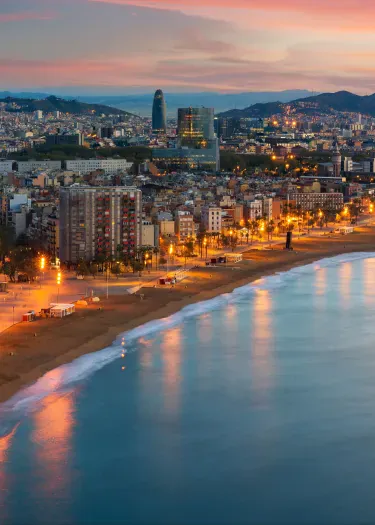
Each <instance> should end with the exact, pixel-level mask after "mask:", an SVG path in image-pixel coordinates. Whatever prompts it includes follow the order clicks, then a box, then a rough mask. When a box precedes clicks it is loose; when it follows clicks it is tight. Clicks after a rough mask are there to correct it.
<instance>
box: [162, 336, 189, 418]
mask: <svg viewBox="0 0 375 525" xmlns="http://www.w3.org/2000/svg"><path fill="white" fill-rule="evenodd" d="M182 344H183V342H182V333H181V326H176V327H174V328H171V329H170V330H168V331H167V332H165V333H164V334H163V338H162V342H161V345H160V351H161V355H162V360H163V365H164V374H163V376H164V406H165V409H166V411H167V412H168V413H170V414H171V413H172V414H173V413H174V414H175V413H177V412H178V410H179V408H180V389H181V353H182Z"/></svg>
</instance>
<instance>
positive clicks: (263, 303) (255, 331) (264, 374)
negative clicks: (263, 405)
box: [250, 290, 275, 396]
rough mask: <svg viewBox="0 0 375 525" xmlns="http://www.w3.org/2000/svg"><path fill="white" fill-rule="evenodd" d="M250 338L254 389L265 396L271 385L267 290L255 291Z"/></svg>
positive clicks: (271, 339)
mask: <svg viewBox="0 0 375 525" xmlns="http://www.w3.org/2000/svg"><path fill="white" fill-rule="evenodd" d="M251 321H252V324H251V328H250V337H251V349H252V353H251V367H252V381H253V386H254V389H255V390H256V391H257V392H258V394H259V395H263V396H264V395H265V393H266V392H267V391H268V390H269V388H270V387H271V384H272V377H273V375H274V373H275V372H274V363H273V351H274V348H273V337H274V332H273V327H272V296H271V293H270V292H269V291H268V290H257V291H256V293H255V296H254V301H253V310H252V319H251Z"/></svg>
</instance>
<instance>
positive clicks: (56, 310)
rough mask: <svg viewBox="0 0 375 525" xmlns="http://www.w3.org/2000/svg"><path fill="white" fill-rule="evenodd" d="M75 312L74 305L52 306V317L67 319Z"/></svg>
mask: <svg viewBox="0 0 375 525" xmlns="http://www.w3.org/2000/svg"><path fill="white" fill-rule="evenodd" d="M74 312H75V305H74V304H53V305H51V317H59V318H62V317H66V316H67V315H72V314H73V313H74Z"/></svg>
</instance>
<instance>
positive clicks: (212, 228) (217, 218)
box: [202, 206, 222, 233]
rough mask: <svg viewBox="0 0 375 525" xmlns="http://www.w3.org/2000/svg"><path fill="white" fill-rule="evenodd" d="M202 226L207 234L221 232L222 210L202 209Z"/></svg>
mask: <svg viewBox="0 0 375 525" xmlns="http://www.w3.org/2000/svg"><path fill="white" fill-rule="evenodd" d="M202 224H203V227H204V229H205V230H206V231H207V232H208V233H212V232H221V229H222V209H221V208H214V207H210V206H205V207H203V208H202Z"/></svg>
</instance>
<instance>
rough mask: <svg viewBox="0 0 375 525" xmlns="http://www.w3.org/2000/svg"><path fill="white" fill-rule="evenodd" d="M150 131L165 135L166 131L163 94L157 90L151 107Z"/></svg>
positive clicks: (165, 111) (165, 110)
mask: <svg viewBox="0 0 375 525" xmlns="http://www.w3.org/2000/svg"><path fill="white" fill-rule="evenodd" d="M152 131H153V132H154V133H165V132H166V131H167V109H166V105H165V100H164V94H163V92H162V90H161V89H158V90H157V91H156V92H155V96H154V104H153V106H152Z"/></svg>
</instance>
